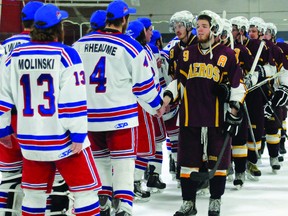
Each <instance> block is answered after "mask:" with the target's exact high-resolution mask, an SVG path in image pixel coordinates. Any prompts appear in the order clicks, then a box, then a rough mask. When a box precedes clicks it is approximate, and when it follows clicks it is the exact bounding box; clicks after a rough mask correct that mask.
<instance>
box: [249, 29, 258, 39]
mask: <svg viewBox="0 0 288 216" xmlns="http://www.w3.org/2000/svg"><path fill="white" fill-rule="evenodd" d="M248 33H249V37H250V38H251V39H258V33H259V32H258V29H257V28H256V27H250V28H249V32H248Z"/></svg>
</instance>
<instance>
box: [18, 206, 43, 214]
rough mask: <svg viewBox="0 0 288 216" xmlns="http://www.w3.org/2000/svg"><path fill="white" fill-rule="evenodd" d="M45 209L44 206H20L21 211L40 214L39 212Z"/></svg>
mask: <svg viewBox="0 0 288 216" xmlns="http://www.w3.org/2000/svg"><path fill="white" fill-rule="evenodd" d="M45 210H46V207H45V208H30V207H26V206H22V211H23V212H27V213H28V214H41V213H44V212H45Z"/></svg>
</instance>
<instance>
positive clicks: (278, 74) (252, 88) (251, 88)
mask: <svg viewBox="0 0 288 216" xmlns="http://www.w3.org/2000/svg"><path fill="white" fill-rule="evenodd" d="M284 72H285V70H282V71H279V72H277V73H276V74H274V75H273V76H271V77H269V78H267V79H265V80H263V81H261V82H259V83H257V84H255V85H254V86H252V87H250V88H249V89H248V92H252V91H254V90H255V89H257V88H259V87H261V86H262V85H264V84H266V83H267V82H269V81H270V80H273V79H276V78H277V77H278V76H280V75H282V74H283V73H284Z"/></svg>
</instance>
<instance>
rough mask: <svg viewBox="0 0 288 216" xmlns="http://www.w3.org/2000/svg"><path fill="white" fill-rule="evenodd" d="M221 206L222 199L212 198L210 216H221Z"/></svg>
mask: <svg viewBox="0 0 288 216" xmlns="http://www.w3.org/2000/svg"><path fill="white" fill-rule="evenodd" d="M220 208H221V200H220V199H211V198H210V200H209V211H208V216H219V215H220Z"/></svg>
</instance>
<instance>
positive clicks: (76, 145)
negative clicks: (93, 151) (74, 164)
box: [71, 142, 82, 154]
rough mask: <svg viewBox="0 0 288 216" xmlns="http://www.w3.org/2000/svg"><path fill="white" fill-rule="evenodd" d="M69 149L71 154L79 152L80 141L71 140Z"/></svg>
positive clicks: (80, 147) (80, 149)
mask: <svg viewBox="0 0 288 216" xmlns="http://www.w3.org/2000/svg"><path fill="white" fill-rule="evenodd" d="M71 150H72V152H73V154H79V153H80V152H81V151H82V143H76V142H72V146H71Z"/></svg>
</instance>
